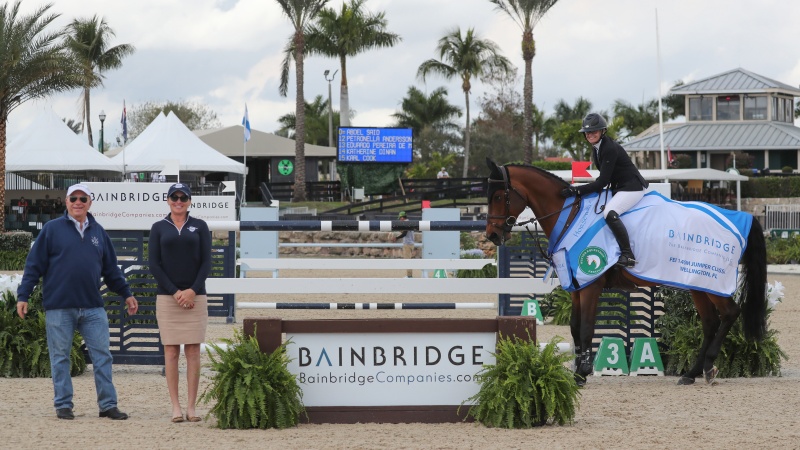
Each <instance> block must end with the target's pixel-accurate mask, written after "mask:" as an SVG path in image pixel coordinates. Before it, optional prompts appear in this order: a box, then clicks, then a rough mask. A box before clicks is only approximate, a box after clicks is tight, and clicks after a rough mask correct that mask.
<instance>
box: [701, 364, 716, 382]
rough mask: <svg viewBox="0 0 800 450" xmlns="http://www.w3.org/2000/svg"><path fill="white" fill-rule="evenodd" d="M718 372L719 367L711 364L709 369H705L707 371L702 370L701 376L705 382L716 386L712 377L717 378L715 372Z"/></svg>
mask: <svg viewBox="0 0 800 450" xmlns="http://www.w3.org/2000/svg"><path fill="white" fill-rule="evenodd" d="M718 373H719V369H717V366H713V367H712V368H711V370H707V371H706V370H704V371H703V376H704V377H705V378H706V383H708V384H710V385H712V386H716V385H717V382H716V381H714V379H715V378H717V374H718Z"/></svg>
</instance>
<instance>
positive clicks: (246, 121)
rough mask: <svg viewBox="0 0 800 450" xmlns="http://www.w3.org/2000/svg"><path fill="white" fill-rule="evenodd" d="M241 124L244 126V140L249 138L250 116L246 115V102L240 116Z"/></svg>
mask: <svg viewBox="0 0 800 450" xmlns="http://www.w3.org/2000/svg"><path fill="white" fill-rule="evenodd" d="M242 126H243V127H244V141H245V142H247V141H249V140H250V117H249V116H248V115H247V103H245V104H244V117H243V118H242Z"/></svg>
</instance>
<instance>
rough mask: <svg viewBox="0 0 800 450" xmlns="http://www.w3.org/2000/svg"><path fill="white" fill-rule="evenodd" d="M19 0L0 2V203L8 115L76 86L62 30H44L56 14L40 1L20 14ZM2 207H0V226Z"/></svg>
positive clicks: (2, 201) (1, 227) (3, 195)
mask: <svg viewBox="0 0 800 450" xmlns="http://www.w3.org/2000/svg"><path fill="white" fill-rule="evenodd" d="M20 4H21V1H17V2H15V3H14V4H13V5H11V4H9V3H5V4H3V5H0V205H2V204H5V199H6V189H5V186H6V170H5V169H6V132H7V128H6V127H7V125H8V116H9V114H10V113H11V111H13V110H14V109H15V108H17V107H18V106H20V105H21V104H23V103H25V102H26V101H28V100H31V99H36V98H43V97H47V96H49V95H51V94H55V93H59V92H64V91H68V90H70V89H75V88H76V87H79V86H80V83H79V82H78V80H77V77H76V74H77V72H76V71H75V67H74V65H73V64H72V62H71V60H70V59H68V58H67V56H66V53H65V52H64V46H63V42H62V41H61V38H62V35H63V33H62V32H60V31H57V32H45V28H47V26H48V25H50V24H51V23H52V22H53V21H54V20H55V19H56V18H57V17H58V14H50V13H49V12H48V10H49V9H50V7H52V5H44V6H42V7H40V8H38V9H36V10H35V11H34V12H33V13H31V14H30V15H20V12H19V9H20ZM4 221H5V211H4V210H3V208H0V230H4V229H5V226H4V225H3V224H4Z"/></svg>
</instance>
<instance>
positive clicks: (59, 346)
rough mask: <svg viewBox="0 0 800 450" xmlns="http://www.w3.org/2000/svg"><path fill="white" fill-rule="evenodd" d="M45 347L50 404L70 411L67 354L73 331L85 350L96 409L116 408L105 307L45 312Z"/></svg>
mask: <svg viewBox="0 0 800 450" xmlns="http://www.w3.org/2000/svg"><path fill="white" fill-rule="evenodd" d="M46 323H47V346H48V348H49V350H50V369H51V371H52V373H53V390H54V391H55V397H54V399H53V404H54V405H55V407H56V409H61V408H72V407H73V404H72V377H71V376H70V363H69V354H70V351H71V350H72V339H73V336H74V335H75V330H76V329H77V330H78V331H79V332H80V334H81V336H82V337H83V340H84V342H86V348H87V349H88V350H89V357H90V358H92V366H93V368H94V385H95V389H96V390H97V406H99V407H100V411H107V410H109V409H111V408H113V407H115V406H117V391H116V390H115V389H114V384H113V382H112V381H111V363H112V357H111V350H110V349H109V337H108V316H107V315H106V310H105V308H68V309H51V310H48V311H47V312H46Z"/></svg>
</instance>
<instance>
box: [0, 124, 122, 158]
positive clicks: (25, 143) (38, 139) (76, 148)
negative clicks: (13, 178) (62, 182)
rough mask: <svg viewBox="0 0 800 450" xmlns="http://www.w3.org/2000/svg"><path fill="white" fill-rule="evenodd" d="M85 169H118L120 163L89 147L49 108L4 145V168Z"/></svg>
mask: <svg viewBox="0 0 800 450" xmlns="http://www.w3.org/2000/svg"><path fill="white" fill-rule="evenodd" d="M86 170H103V171H109V172H122V164H117V163H116V162H114V161H113V160H111V159H110V158H108V157H106V156H103V155H102V154H101V153H100V152H98V151H97V150H95V149H93V148H92V147H91V146H90V145H89V144H87V143H86V141H85V140H84V139H83V138H82V137H80V136H78V135H77V134H75V132H74V131H72V129H71V128H70V127H68V126H67V125H66V124H65V123H64V121H62V120H61V119H60V118H59V117H58V116H57V115H56V113H54V112H53V111H52V110H48V111H45V112H43V113H42V114H40V115H39V116H38V117H36V119H34V121H33V122H32V123H31V124H30V125H29V126H28V127H27V128H26V129H25V130H24V131H22V133H20V134H18V135H17V136H14V137H13V138H12V140H11V141H10V142H9V143H8V146H7V149H6V172H26V171H27V172H37V171H38V172H63V171H86Z"/></svg>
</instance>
